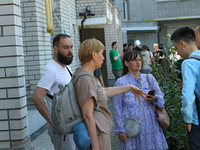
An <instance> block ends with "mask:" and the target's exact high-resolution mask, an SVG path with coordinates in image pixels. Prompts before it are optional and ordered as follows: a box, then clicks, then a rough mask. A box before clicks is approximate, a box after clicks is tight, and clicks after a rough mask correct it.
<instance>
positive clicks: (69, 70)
mask: <svg viewBox="0 0 200 150" xmlns="http://www.w3.org/2000/svg"><path fill="white" fill-rule="evenodd" d="M66 68H67V70H68V72H69V74H70V75H71V77H72V73H71V71H70V70H69V68H68V67H67V66H66Z"/></svg>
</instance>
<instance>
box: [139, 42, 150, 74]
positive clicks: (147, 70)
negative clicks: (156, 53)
mask: <svg viewBox="0 0 200 150" xmlns="http://www.w3.org/2000/svg"><path fill="white" fill-rule="evenodd" d="M147 48H148V47H147V46H146V45H143V46H142V49H143V51H142V53H141V54H142V58H143V70H142V71H141V73H145V74H149V73H150V72H151V71H152V69H151V67H150V66H149V65H150V64H151V60H152V58H153V54H152V53H151V52H150V51H147Z"/></svg>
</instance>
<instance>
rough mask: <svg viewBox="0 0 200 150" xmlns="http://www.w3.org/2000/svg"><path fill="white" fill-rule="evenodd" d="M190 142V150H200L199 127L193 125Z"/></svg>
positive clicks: (189, 133) (189, 136) (189, 134)
mask: <svg viewBox="0 0 200 150" xmlns="http://www.w3.org/2000/svg"><path fill="white" fill-rule="evenodd" d="M187 134H188V142H189V147H190V150H200V129H199V126H198V125H195V124H192V129H191V131H190V132H188V130H187Z"/></svg>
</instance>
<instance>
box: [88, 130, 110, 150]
mask: <svg viewBox="0 0 200 150" xmlns="http://www.w3.org/2000/svg"><path fill="white" fill-rule="evenodd" d="M96 129H97V138H98V142H99V149H100V150H111V140H110V134H107V133H104V132H100V131H99V129H98V128H96ZM87 150H92V147H91V146H90V147H89V148H88V149H87Z"/></svg>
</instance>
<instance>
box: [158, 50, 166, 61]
mask: <svg viewBox="0 0 200 150" xmlns="http://www.w3.org/2000/svg"><path fill="white" fill-rule="evenodd" d="M160 53H161V56H160V57H159V59H164V58H165V55H164V53H163V52H162V51H160Z"/></svg>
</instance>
